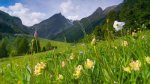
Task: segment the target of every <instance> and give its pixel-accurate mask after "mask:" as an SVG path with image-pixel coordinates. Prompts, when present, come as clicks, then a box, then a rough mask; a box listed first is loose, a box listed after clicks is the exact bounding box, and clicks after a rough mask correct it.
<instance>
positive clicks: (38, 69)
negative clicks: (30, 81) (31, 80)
mask: <svg viewBox="0 0 150 84" xmlns="http://www.w3.org/2000/svg"><path fill="white" fill-rule="evenodd" d="M45 67H46V64H45V63H43V62H41V63H37V65H35V70H34V74H35V75H37V76H38V75H40V74H41V70H42V69H44V68H45Z"/></svg>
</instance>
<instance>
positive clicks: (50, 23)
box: [31, 13, 72, 39]
mask: <svg viewBox="0 0 150 84" xmlns="http://www.w3.org/2000/svg"><path fill="white" fill-rule="evenodd" d="M71 25H72V22H71V21H70V20H68V19H66V18H65V17H64V16H63V15H62V14H61V13H58V14H55V15H53V16H52V17H50V18H48V19H47V20H44V21H42V22H41V23H39V24H36V25H33V26H32V27H31V28H32V29H33V30H37V32H38V35H39V36H40V37H43V38H48V39H53V38H54V37H55V36H56V35H57V34H58V33H60V32H62V31H64V30H66V29H68V28H69V27H70V26H71Z"/></svg>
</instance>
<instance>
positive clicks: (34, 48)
mask: <svg viewBox="0 0 150 84" xmlns="http://www.w3.org/2000/svg"><path fill="white" fill-rule="evenodd" d="M31 44H32V45H31V50H32V53H37V52H40V51H41V47H40V42H39V40H38V39H36V38H33V39H32V41H31Z"/></svg>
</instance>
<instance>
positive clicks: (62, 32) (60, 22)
mask: <svg viewBox="0 0 150 84" xmlns="http://www.w3.org/2000/svg"><path fill="white" fill-rule="evenodd" d="M131 1H133V2H134V3H132V4H131ZM131 1H130V0H124V2H123V3H121V4H119V5H115V6H110V7H107V8H106V9H104V10H102V8H101V7H98V8H97V9H96V10H95V11H94V12H93V14H91V15H89V16H88V17H85V18H82V19H81V20H75V21H72V20H69V19H67V18H65V17H64V16H63V15H62V14H61V13H57V14H55V15H53V16H52V17H50V18H48V19H46V20H44V21H42V22H40V23H38V24H35V25H33V26H31V27H26V26H24V25H23V24H22V22H21V20H20V19H19V18H18V17H14V16H10V15H9V14H7V13H5V12H3V11H0V32H2V33H12V34H15V33H24V34H30V35H33V33H34V32H35V31H37V32H38V36H39V37H42V38H47V39H51V40H58V41H67V42H76V41H78V40H80V39H82V38H84V37H85V36H87V35H89V34H91V33H93V31H94V30H95V27H96V26H101V27H105V25H106V19H108V18H109V19H110V21H111V23H110V24H111V25H112V23H113V21H114V20H121V21H125V22H127V23H126V25H127V27H126V28H130V27H131V26H132V27H133V28H138V27H140V26H137V25H135V24H134V23H133V22H134V21H137V22H139V24H146V25H147V26H150V25H149V23H148V21H149V19H148V18H149V15H150V12H148V11H149V8H150V7H149V6H150V5H148V4H149V3H150V1H149V0H143V1H141V0H131ZM141 7H142V8H144V9H142V8H141ZM112 11H113V12H112ZM133 12H134V13H133ZM138 16H139V17H138ZM131 23H132V24H131Z"/></svg>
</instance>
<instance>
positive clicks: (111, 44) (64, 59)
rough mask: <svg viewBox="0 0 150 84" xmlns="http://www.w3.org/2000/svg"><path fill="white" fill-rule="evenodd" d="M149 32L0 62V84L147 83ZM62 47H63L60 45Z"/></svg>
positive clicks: (149, 71)
mask: <svg viewBox="0 0 150 84" xmlns="http://www.w3.org/2000/svg"><path fill="white" fill-rule="evenodd" d="M149 43H150V32H149V31H144V32H138V33H136V34H134V35H128V36H124V37H120V38H118V39H116V40H109V41H98V42H97V41H96V39H95V40H93V41H92V45H91V44H85V43H81V44H76V45H70V44H68V46H67V47H64V49H60V50H59V49H56V50H52V51H48V52H45V53H38V54H33V55H29V56H25V57H19V58H9V59H5V60H3V59H2V60H1V61H2V62H1V63H0V80H1V84H59V83H62V84H76V83H77V84H85V83H87V84H101V83H102V84H103V83H104V84H105V83H106V84H129V83H131V84H149V83H150V44H149ZM64 45H65V44H64Z"/></svg>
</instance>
